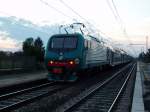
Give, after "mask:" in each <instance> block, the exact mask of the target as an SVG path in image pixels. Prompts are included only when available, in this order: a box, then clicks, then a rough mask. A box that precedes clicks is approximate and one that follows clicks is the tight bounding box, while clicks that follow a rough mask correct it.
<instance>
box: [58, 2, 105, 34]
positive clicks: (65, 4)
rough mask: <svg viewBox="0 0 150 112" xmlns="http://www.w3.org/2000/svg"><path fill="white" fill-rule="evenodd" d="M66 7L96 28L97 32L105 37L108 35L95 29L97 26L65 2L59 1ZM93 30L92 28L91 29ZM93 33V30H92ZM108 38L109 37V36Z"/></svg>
mask: <svg viewBox="0 0 150 112" xmlns="http://www.w3.org/2000/svg"><path fill="white" fill-rule="evenodd" d="M59 1H60V2H61V3H62V4H63V5H64V6H65V7H67V8H68V9H69V10H71V11H72V12H73V13H74V14H76V15H77V16H78V17H80V18H81V19H82V20H84V21H85V22H86V23H87V24H88V25H89V26H92V27H94V29H95V30H97V31H98V32H100V33H102V34H103V35H106V34H105V33H104V32H102V31H101V30H99V29H98V28H96V27H95V25H92V24H91V23H90V22H89V21H88V20H87V19H85V18H84V17H83V16H81V15H80V14H79V13H78V12H76V11H75V10H74V9H73V8H72V7H70V6H69V5H68V4H67V3H66V2H64V0H59ZM90 29H91V27H90ZM91 31H93V29H91ZM107 37H108V36H107Z"/></svg>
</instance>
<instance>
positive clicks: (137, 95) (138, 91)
mask: <svg viewBox="0 0 150 112" xmlns="http://www.w3.org/2000/svg"><path fill="white" fill-rule="evenodd" d="M131 112H145V110H144V102H143V87H142V78H141V72H140V63H139V62H137V72H136V81H135V88H134V94H133V102H132V110H131Z"/></svg>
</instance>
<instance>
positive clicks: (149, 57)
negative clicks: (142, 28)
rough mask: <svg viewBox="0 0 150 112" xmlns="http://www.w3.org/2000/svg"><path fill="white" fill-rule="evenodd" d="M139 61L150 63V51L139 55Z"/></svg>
mask: <svg viewBox="0 0 150 112" xmlns="http://www.w3.org/2000/svg"><path fill="white" fill-rule="evenodd" d="M139 59H140V60H141V61H143V62H146V63H150V49H148V51H147V52H146V53H144V52H142V53H140V54H139Z"/></svg>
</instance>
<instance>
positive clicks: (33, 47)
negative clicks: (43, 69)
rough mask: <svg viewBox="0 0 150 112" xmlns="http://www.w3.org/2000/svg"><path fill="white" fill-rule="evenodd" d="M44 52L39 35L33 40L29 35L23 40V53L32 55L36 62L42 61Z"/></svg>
mask: <svg viewBox="0 0 150 112" xmlns="http://www.w3.org/2000/svg"><path fill="white" fill-rule="evenodd" d="M44 52H45V50H44V47H43V41H42V40H41V38H40V37H37V39H35V40H34V39H33V38H32V37H30V38H27V39H26V40H25V41H24V42H23V53H24V55H25V56H34V57H35V58H36V61H37V62H43V61H44Z"/></svg>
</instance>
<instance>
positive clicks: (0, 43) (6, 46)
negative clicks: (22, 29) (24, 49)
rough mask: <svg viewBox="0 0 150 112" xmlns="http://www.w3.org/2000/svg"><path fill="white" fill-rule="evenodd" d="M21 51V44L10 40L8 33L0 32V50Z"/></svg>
mask: <svg viewBox="0 0 150 112" xmlns="http://www.w3.org/2000/svg"><path fill="white" fill-rule="evenodd" d="M20 49H21V42H19V41H17V40H15V39H12V38H11V37H10V35H9V33H8V32H5V31H0V50H2V51H17V50H20Z"/></svg>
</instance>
